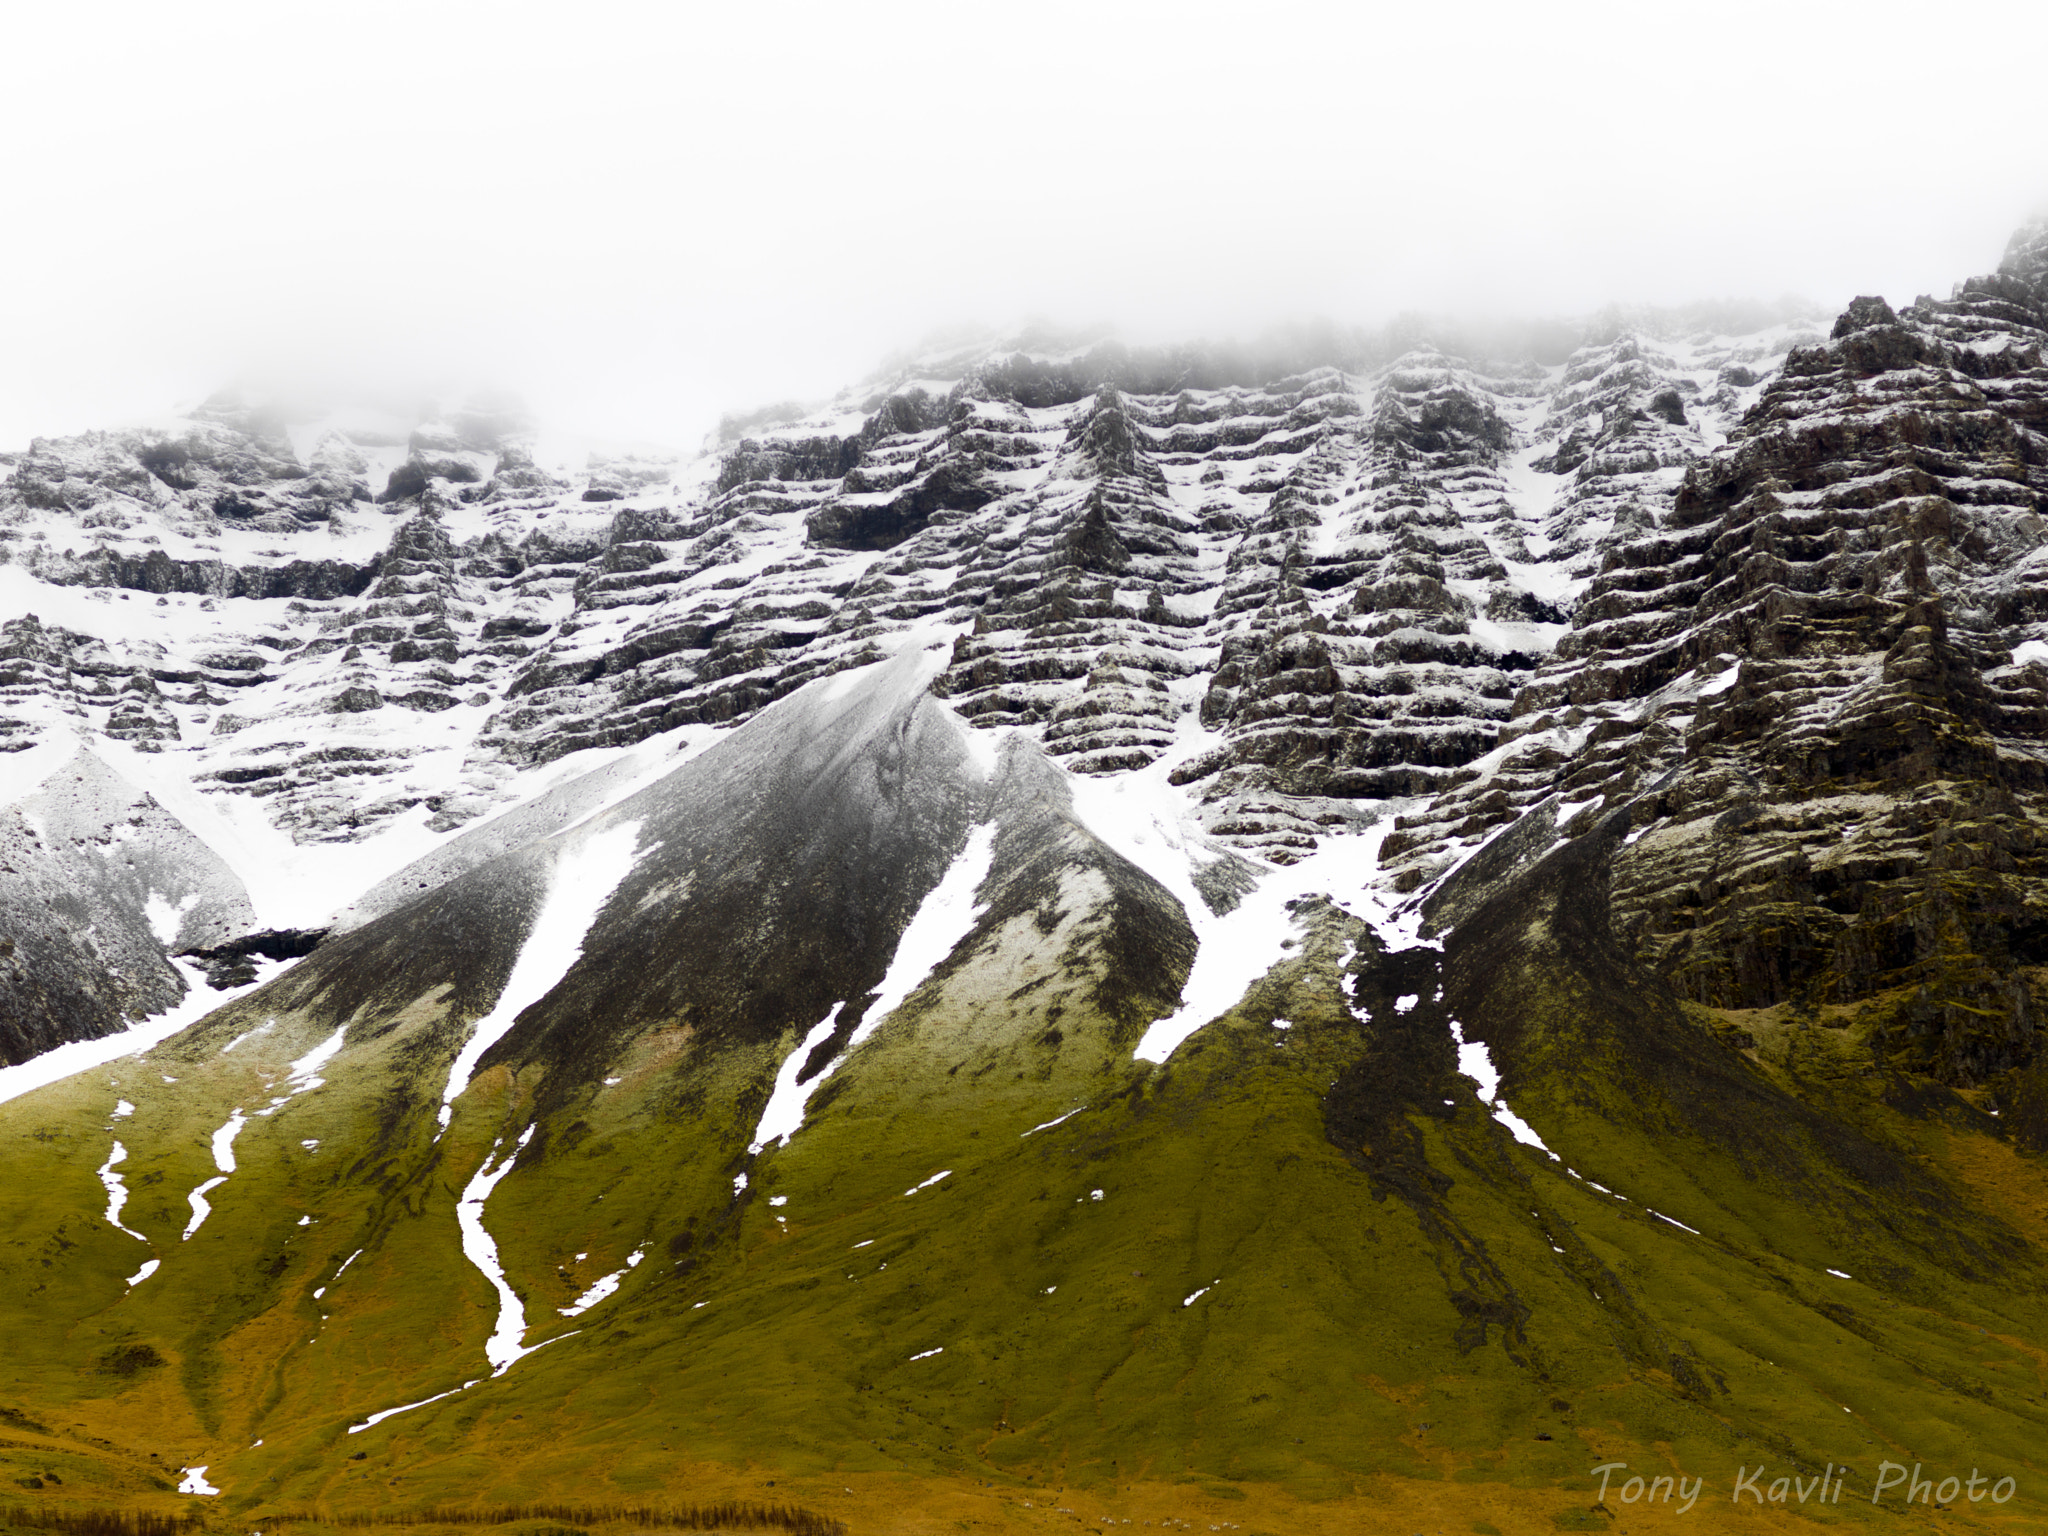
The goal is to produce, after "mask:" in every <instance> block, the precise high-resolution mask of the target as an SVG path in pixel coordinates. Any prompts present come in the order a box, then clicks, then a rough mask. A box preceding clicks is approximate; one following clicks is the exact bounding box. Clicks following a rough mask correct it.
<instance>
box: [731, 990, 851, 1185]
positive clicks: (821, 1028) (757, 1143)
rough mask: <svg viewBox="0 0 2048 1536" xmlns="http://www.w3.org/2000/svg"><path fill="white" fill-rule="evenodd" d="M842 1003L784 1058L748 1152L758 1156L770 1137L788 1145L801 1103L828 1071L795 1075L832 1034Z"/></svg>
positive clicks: (800, 1115) (801, 1111) (800, 1119)
mask: <svg viewBox="0 0 2048 1536" xmlns="http://www.w3.org/2000/svg"><path fill="white" fill-rule="evenodd" d="M845 1006H846V1004H845V1003H844V1002H843V1001H842V1002H837V1003H834V1004H833V1005H832V1011H831V1012H829V1013H827V1014H826V1015H825V1017H824V1018H822V1019H820V1020H819V1021H818V1022H817V1023H816V1024H813V1025H812V1026H811V1031H810V1033H809V1034H807V1035H805V1036H804V1038H803V1043H802V1044H801V1045H799V1046H797V1047H796V1049H795V1050H793V1051H791V1052H790V1053H789V1054H788V1055H787V1056H785V1057H784V1058H783V1061H782V1067H781V1070H780V1071H778V1072H777V1073H776V1074H775V1091H774V1092H773V1093H771V1094H769V1096H768V1107H767V1108H766V1109H764V1110H762V1111H761V1123H760V1124H759V1125H757V1126H755V1127H754V1139H753V1141H752V1143H750V1144H749V1145H748V1147H747V1151H748V1152H749V1153H750V1154H756V1155H758V1154H759V1153H760V1151H761V1149H762V1148H763V1147H765V1146H767V1145H768V1143H769V1142H770V1141H771V1140H772V1141H774V1142H775V1144H776V1145H777V1146H783V1147H786V1146H788V1145H789V1138H790V1137H792V1136H794V1135H795V1134H796V1133H797V1129H798V1128H799V1127H800V1126H801V1125H802V1124H803V1123H804V1105H805V1104H806V1103H807V1102H809V1100H810V1097H811V1095H812V1094H813V1093H814V1092H816V1091H817V1088H818V1085H819V1084H820V1083H822V1082H824V1081H825V1079H826V1077H827V1076H829V1075H830V1074H829V1073H826V1072H822V1071H821V1072H818V1073H817V1074H815V1075H814V1076H813V1077H812V1078H811V1080H810V1081H809V1082H807V1083H799V1082H798V1081H797V1080H796V1079H797V1074H798V1073H799V1072H801V1071H802V1070H803V1067H804V1063H805V1062H807V1061H809V1060H810V1059H811V1052H812V1051H814V1050H816V1049H817V1048H818V1047H819V1046H821V1045H823V1044H824V1043H825V1042H826V1041H827V1040H829V1039H830V1038H831V1037H832V1029H833V1026H834V1025H835V1024H836V1023H837V1022H838V1019H839V1010H840V1009H842V1008H844V1007H845Z"/></svg>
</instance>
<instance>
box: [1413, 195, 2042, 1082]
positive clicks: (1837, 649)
mask: <svg viewBox="0 0 2048 1536" xmlns="http://www.w3.org/2000/svg"><path fill="white" fill-rule="evenodd" d="M2043 240H2044V236H2043V232H2042V229H2041V227H2040V226H2036V227H2034V228H2032V229H2030V230H2028V231H2023V232H2022V233H2021V235H2020V236H2018V237H2016V238H2015V240H2014V242H2013V245H2012V248H2011V250H2010V252H2009V253H2008V255H2007V258H2006V261H2005V263H2004V265H2003V266H2002V267H2001V269H2000V270H1999V272H1998V273H1996V274H1994V275H1992V276H1989V277H1983V278H1977V279H1973V280H1971V281H1969V282H1966V283H1963V284H1961V285H1960V286H1959V287H1958V288H1957V290H1956V292H1955V294H1954V296H1953V297H1952V298H1950V299H1947V300H1934V299H1930V298H1922V299H1920V300H1919V301H1917V302H1916V303H1914V304H1913V305H1911V306H1909V307H1908V308H1907V309H1905V310H1904V311H1903V312H1902V313H1896V314H1895V313H1894V312H1893V311H1892V310H1891V308H1890V307H1889V306H1888V305H1886V304H1885V303H1884V301H1883V300H1881V299H1874V298H1864V299H1858V300H1857V301H1856V302H1855V303H1854V304H1852V305H1851V306H1850V307H1849V309H1848V310H1847V312H1846V313H1844V314H1843V315H1842V317H1841V318H1840V319H1839V320H1838V321H1837V322H1836V324H1835V326H1834V329H1833V333H1832V335H1831V336H1830V337H1829V339H1828V340H1827V341H1825V342H1824V343H1821V344H1819V345H1814V346H1803V347H1799V348H1797V349H1795V350H1794V351H1793V352H1792V353H1791V354H1790V355H1789V357H1787V359H1786V360H1785V364H1784V366H1783V368H1782V370H1780V371H1779V372H1778V373H1777V374H1776V376H1775V377H1773V378H1772V379H1771V380H1770V381H1769V382H1768V383H1767V384H1766V385H1765V386H1764V387H1763V389H1762V391H1761V394H1760V395H1759V397H1758V398H1757V401H1756V403H1755V404H1754V405H1753V406H1751V407H1750V409H1749V410H1748V411H1747V413H1746V414H1745V416H1744V417H1743V419H1742V422H1741V424H1740V426H1739V428H1738V429H1737V430H1736V432H1735V433H1734V435H1733V437H1732V438H1731V440H1730V441H1729V443H1728V444H1727V445H1725V446H1724V447H1721V448H1719V449H1718V450H1716V451H1715V452H1713V453H1712V454H1710V455H1708V456H1706V457H1704V458H1701V459H1699V460H1697V461H1696V462H1694V463H1693V464H1692V465H1691V466H1690V467H1689V468H1687V469H1686V471H1685V474H1684V481H1683V484H1682V486H1681V487H1680V488H1679V491H1678V494H1677V496H1676V497H1675V498H1674V499H1673V501H1672V503H1671V506H1670V511H1669V513H1668V515H1666V516H1664V517H1662V518H1661V519H1659V520H1658V522H1657V523H1656V524H1655V526H1653V527H1651V528H1649V529H1646V530H1643V531H1641V532H1639V533H1638V534H1637V536H1636V537H1633V538H1623V539H1621V540H1620V541H1618V542H1616V543H1614V544H1613V545H1611V546H1610V550H1609V553H1608V554H1607V556H1606V558H1605V568H1604V569H1603V570H1602V571H1601V573H1600V574H1599V575H1598V576H1597V577H1596V578H1595V579H1594V580H1593V582H1592V583H1591V585H1590V586H1589V587H1588V589H1587V591H1586V593H1585V595H1584V597H1583V598H1582V599H1581V601H1580V602H1579V604H1578V606H1577V608H1576V610H1575V612H1574V615H1573V621H1572V630H1571V633H1570V634H1569V635H1567V636H1566V637H1565V638H1564V639H1563V640H1562V641H1561V642H1560V643H1559V645H1558V647H1557V654H1556V657H1555V659H1554V660H1553V661H1551V662H1550V663H1549V664H1548V665H1547V666H1546V667H1545V668H1544V669H1543V670H1542V672H1541V673H1540V674H1539V675H1538V676H1537V677H1536V678H1534V679H1533V680H1531V681H1530V682H1529V683H1528V684H1527V685H1526V686H1525V687H1524V688H1523V689H1522V690H1521V691H1520V693H1519V694H1518V695H1517V697H1516V700H1515V705H1514V714H1515V721H1514V724H1513V725H1512V727H1510V731H1509V733H1508V734H1509V738H1510V739H1509V740H1508V742H1507V744H1506V745H1505V746H1504V747H1503V748H1502V749H1500V750H1499V751H1498V752H1496V753H1495V754H1493V756H1492V757H1490V758H1489V759H1487V760H1485V761H1483V762H1475V764H1474V765H1473V766H1472V767H1471V768H1469V769H1467V770H1465V772H1464V775H1463V777H1464V778H1465V780H1466V782H1464V783H1462V784H1460V785H1459V786H1457V787H1456V788H1455V789H1454V790H1453V791H1452V792H1451V793H1449V794H1447V795H1446V796H1444V797H1443V799H1442V800H1440V801H1439V802H1438V803H1437V804H1435V805H1433V806H1431V807H1429V808H1428V810H1427V811H1425V812H1423V813H1421V814H1419V815H1415V816H1412V817H1409V818H1405V819H1404V821H1403V822H1402V823H1401V824H1400V826H1399V830H1397V831H1396V832H1395V833H1394V834H1393V835H1392V836H1390V838H1389V839H1388V843H1387V845H1386V852H1387V854H1388V856H1389V858H1390V859H1391V860H1393V861H1395V862H1396V864H1397V866H1398V868H1399V869H1400V872H1401V878H1402V880H1403V881H1404V882H1405V883H1408V884H1409V885H1411V886H1412V885H1414V884H1417V883H1420V881H1421V880H1423V879H1425V878H1427V876H1428V874H1429V872H1430V871H1431V870H1432V869H1434V868H1437V867H1439V866H1440V865H1441V864H1442V862H1443V861H1444V860H1446V859H1447V858H1450V857H1452V856H1453V853H1454V851H1455V850H1456V849H1457V848H1458V847H1459V846H1461V845H1464V846H1469V845H1470V844H1471V843H1472V842H1473V841H1475V840H1476V839H1478V838H1481V837H1483V836H1485V835H1487V834H1488V833H1489V832H1490V831H1491V830H1492V829H1494V828H1496V827H1498V826H1500V825H1501V824H1503V823H1504V822H1506V821H1507V820H1509V819H1511V818H1512V817H1514V816H1515V815H1516V814H1518V813H1519V812H1520V811H1521V810H1522V809H1523V808H1525V807H1527V806H1529V805H1532V804H1534V803H1535V802H1536V801H1537V800H1539V799H1541V798H1542V797H1544V796H1546V795H1548V794H1550V793H1552V792H1553V791H1555V792H1556V793H1557V794H1559V795H1560V796H1561V797H1562V798H1563V800H1565V801H1568V802H1570V804H1571V808H1572V810H1573V812H1575V813H1577V820H1576V821H1568V822H1567V825H1566V826H1565V831H1566V832H1567V833H1570V832H1572V831H1574V830H1584V829H1586V828H1588V827H1590V826H1591V825H1593V823H1594V822H1595V821H1596V820H1597V818H1598V814H1599V810H1600V809H1601V808H1607V809H1612V808H1613V807H1614V806H1616V805H1618V804H1621V803H1624V802H1627V803H1629V804H1630V806H1631V811H1630V814H1631V815H1632V816H1633V817H1635V818H1636V827H1637V832H1636V839H1635V840H1634V841H1632V843H1631V845H1630V847H1629V848H1628V849H1627V850H1626V851H1625V852H1624V853H1622V854H1621V855H1620V856H1619V857H1618V859H1617V862H1616V888H1615V919H1616V921H1617V923H1618V924H1620V925H1621V926H1622V928H1623V930H1624V931H1625V932H1626V933H1628V934H1629V935H1630V937H1631V939H1632V941H1633V942H1634V943H1635V944H1636V945H1637V946H1638V947H1639V949H1640V951H1641V953H1642V954H1644V955H1645V956H1646V957H1647V958H1649V959H1651V960H1652V961H1653V962H1654V963H1655V964H1656V966H1657V967H1658V969H1659V970H1660V971H1661V972H1662V973H1663V974H1665V975H1666V976H1668V977H1669V978H1670V979H1671V981H1672V984H1673V985H1674V986H1676V987H1677V988H1678V990H1679V991H1680V993H1681V994H1682V995H1684V996H1687V997H1689V998H1692V999H1694V1000H1696V1001H1698V1002H1700V1003H1703V1004H1708V1005H1712V1006H1715V1007H1719V1008H1726V1009H1753V1008H1765V1007H1771V1006H1774V1005H1777V1004H1781V1003H1786V1002H1788V1001H1789V1002H1794V1003H1796V1004H1798V1005H1799V1006H1801V1007H1803V1008H1805V1009H1807V1010H1809V1011H1812V1012H1814V1013H1815V1014H1816V1015H1818V1012H1819V1011H1820V1010H1822V1009H1825V1008H1837V1009H1843V1010H1849V1011H1851V1012H1853V1013H1854V1014H1855V1015H1856V1016H1857V1017H1858V1018H1859V1019H1861V1020H1863V1021H1864V1022H1865V1023H1866V1024H1867V1025H1868V1026H1869V1027H1870V1028H1872V1029H1874V1030H1875V1031H1876V1032H1877V1034H1878V1035H1879V1037H1880V1039H1881V1040H1882V1041H1883V1042H1884V1047H1885V1050H1886V1052H1887V1054H1889V1055H1891V1057H1892V1058H1893V1059H1894V1060H1897V1061H1899V1062H1900V1063H1902V1064H1907V1065H1910V1066H1912V1067H1913V1068H1914V1069H1916V1070H1921V1071H1926V1072H1931V1073H1933V1074H1934V1075H1936V1076H1939V1077H1941V1078H1943V1079H1945V1080H1947V1081H1951V1082H1956V1083H1962V1084H1974V1083H1981V1082H1983V1081H1985V1080H1987V1079H1989V1078H1991V1077H1993V1076H1995V1075H1996V1074H1999V1073H2001V1072H2003V1071H2005V1070H2006V1069H2008V1068H2012V1067H2014V1066H2017V1065H2020V1064H2023V1063H2025V1062H2026V1061H2028V1060H2030V1059H2031V1058H2032V1056H2033V1055H2034V1052H2035V1049H2036V1046H2035V1033H2036V1029H2037V1014H2038V1013H2039V1010H2040V1004H2039V1003H2038V1002H2037V1001H2036V1000H2035V995H2034V994H2035V988H2036V986H2038V985H2039V980H2040V976H2041V973H2040V972H2039V971H2037V969H2036V968H2037V967H2039V966H2041V965H2043V964H2048V950H2044V949H2043V947H2042V940H2041V937H2040V936H2041V935H2042V934H2043V933H2048V928H2044V927H2043V914H2044V913H2048V887H2044V886H2043V885H2042V883H2041V882H2042V877H2043V874H2044V873H2048V870H2044V868H2043V866H2042V863H2041V856H2040V854H2039V853H2038V852H2037V847H2036V845H2037V843H2038V842H2039V839H2040V832H2039V827H2040V825H2041V820H2042V815H2043V812H2044V810H2048V800H2044V798H2043V789H2044V779H2043V770H2044V764H2048V749H2044V742H2043V736H2044V730H2048V670H2044V667H2043V660H2044V659H2048V644H2043V642H2042V639H2041V624H2042V620H2043V618H2044V617H2048V614H2044V612H2043V610H2042V606H2041V601H2040V598H2039V588H2040V583H2041V572H2042V566H2043V561H2044V560H2048V554H2044V552H2043V545H2044V542H2048V523H2044V521H2043V517H2042V513H2043V510H2044V503H2048V366H2044V363H2043V355H2042V349H2043V344H2044V342H2048V258H2044V255H2043Z"/></svg>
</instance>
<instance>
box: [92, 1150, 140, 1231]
mask: <svg viewBox="0 0 2048 1536" xmlns="http://www.w3.org/2000/svg"><path fill="white" fill-rule="evenodd" d="M127 1160H128V1149H127V1148H126V1147H124V1146H122V1145H121V1143H119V1142H118V1141H117V1142H115V1143H114V1150H113V1151H111V1152H109V1153H108V1154H107V1160H106V1161H105V1162H104V1163H102V1164H101V1165H100V1170H99V1174H100V1182H101V1183H102V1184H104V1185H106V1187H107V1225H108V1226H110V1227H112V1228H113V1229H114V1230H115V1231H116V1232H126V1233H127V1234H128V1235H129V1236H130V1237H132V1238H134V1239H135V1240H136V1241H137V1242H141V1243H146V1242H148V1241H149V1239H148V1238H146V1237H144V1236H143V1235H142V1234H141V1233H140V1232H137V1231H135V1230H134V1229H133V1228H130V1227H124V1226H122V1225H121V1207H122V1206H124V1205H126V1204H127V1203H128V1186H127V1185H126V1184H125V1183H123V1182H122V1179H121V1175H120V1174H118V1173H116V1172H114V1168H115V1166H116V1165H117V1164H120V1163H125V1162H126V1161H127Z"/></svg>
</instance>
